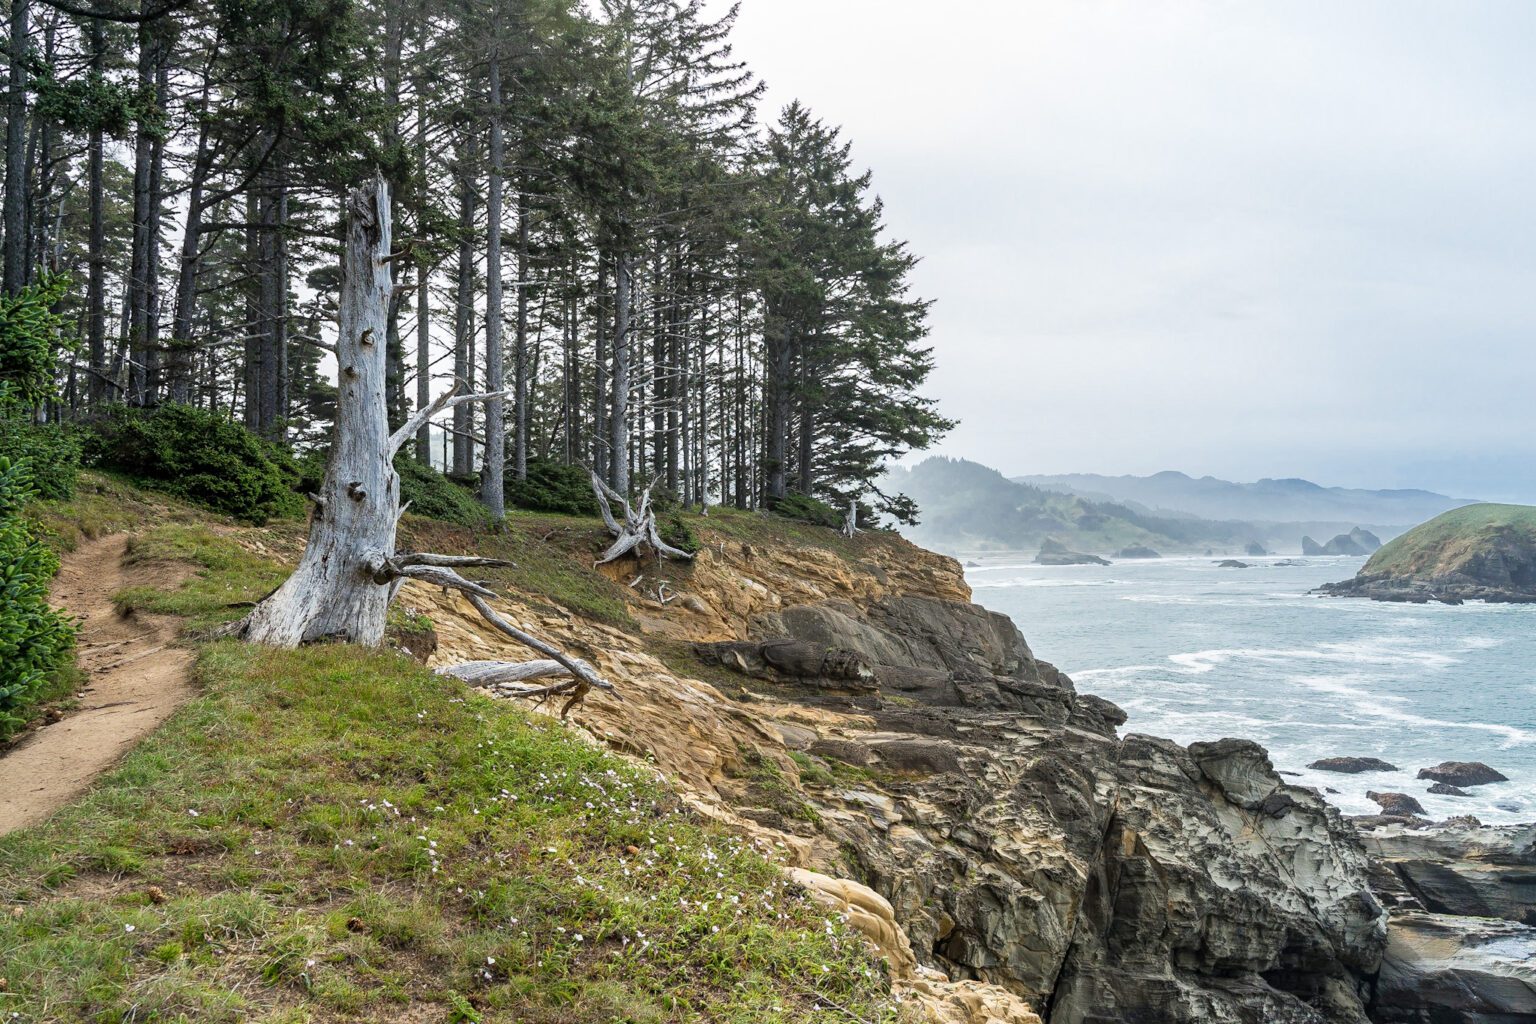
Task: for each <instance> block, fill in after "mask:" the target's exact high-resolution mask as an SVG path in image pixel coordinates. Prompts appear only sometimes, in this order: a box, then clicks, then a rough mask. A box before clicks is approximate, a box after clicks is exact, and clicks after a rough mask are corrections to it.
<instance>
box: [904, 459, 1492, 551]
mask: <svg viewBox="0 0 1536 1024" xmlns="http://www.w3.org/2000/svg"><path fill="white" fill-rule="evenodd" d="M881 487H882V489H886V490H888V491H900V492H902V493H905V494H907V495H908V496H910V497H911V498H912V499H913V500H915V501H916V502H917V503H918V506H919V507H920V508H921V510H922V512H921V516H920V519H921V521H920V523H919V524H918V525H917V526H916V527H913V528H910V529H908V530H906V531H904V532H906V533H908V534H909V535H910V536H911V537H912V538H913V539H914V540H916V541H918V542H919V543H922V544H926V545H928V546H930V547H936V548H939V549H941V550H945V551H949V552H954V553H958V552H973V551H987V550H993V551H1033V550H1036V549H1038V548H1039V546H1040V545H1041V544H1042V543H1043V542H1044V541H1046V540H1047V539H1051V540H1056V541H1060V542H1062V543H1064V544H1066V545H1067V546H1068V547H1070V548H1071V549H1073V550H1075V551H1082V552H1089V553H1095V554H1100V555H1104V556H1108V557H1114V556H1116V555H1117V553H1118V552H1119V551H1121V550H1123V549H1125V548H1130V547H1147V548H1151V549H1154V550H1156V551H1157V552H1159V553H1161V554H1181V553H1183V554H1187V553H1202V552H1205V551H1211V552H1213V553H1216V554H1222V555H1228V554H1244V553H1246V552H1247V551H1248V548H1249V545H1250V544H1257V545H1260V546H1262V547H1263V548H1265V549H1266V550H1269V551H1272V552H1275V553H1279V554H1295V553H1298V552H1299V551H1300V550H1301V547H1302V545H1301V538H1302V537H1303V536H1305V535H1310V536H1311V537H1313V538H1314V539H1316V540H1317V541H1318V542H1319V543H1322V542H1325V541H1327V540H1328V539H1329V538H1330V537H1333V536H1335V535H1337V534H1342V533H1348V532H1349V531H1350V530H1351V529H1353V528H1355V527H1363V528H1365V529H1368V530H1371V531H1372V532H1374V533H1376V534H1377V535H1378V536H1380V537H1382V538H1390V537H1394V536H1396V535H1398V534H1400V533H1402V532H1404V531H1405V530H1407V529H1408V528H1410V527H1412V526H1413V525H1415V524H1417V523H1420V522H1423V521H1424V520H1426V519H1431V518H1433V517H1434V516H1436V515H1438V514H1440V513H1441V512H1444V511H1446V510H1447V509H1451V508H1456V507H1459V506H1461V505H1466V504H1469V502H1468V501H1466V500H1464V499H1457V498H1450V497H1447V496H1445V495H1442V494H1434V493H1432V492H1429V491H1422V490H1383V491H1372V490H1361V489H1350V488H1342V487H1320V486H1318V485H1317V484H1314V483H1311V482H1309V481H1306V480H1260V481H1257V482H1255V483H1248V484H1242V483H1232V482H1230V481H1226V480H1217V479H1215V478H1214V477H1204V478H1202V479H1198V480H1197V479H1194V478H1192V477H1189V476H1187V475H1185V474H1183V473H1174V472H1168V473H1159V474H1156V475H1155V476H1150V477H1130V476H1127V477H1106V476H1097V475H1092V474H1073V475H1064V476H1033V477H1021V478H1014V479H1009V478H1007V477H1005V476H1003V475H1002V474H1001V473H999V472H998V471H997V470H995V469H992V468H991V467H988V466H983V465H981V464H980V463H977V462H971V461H968V460H965V459H951V458H947V457H942V456H935V457H932V458H929V459H925V460H923V461H922V462H920V463H918V464H917V465H915V466H912V467H911V468H910V469H907V468H901V467H897V468H895V469H893V470H892V471H891V472H890V473H889V474H888V475H887V476H886V477H885V478H884V479H883V480H882V481H881Z"/></svg>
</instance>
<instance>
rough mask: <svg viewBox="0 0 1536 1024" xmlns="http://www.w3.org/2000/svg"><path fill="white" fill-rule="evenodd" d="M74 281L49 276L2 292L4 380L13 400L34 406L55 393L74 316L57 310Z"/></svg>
mask: <svg viewBox="0 0 1536 1024" xmlns="http://www.w3.org/2000/svg"><path fill="white" fill-rule="evenodd" d="M68 287H69V279H68V278H66V277H63V276H61V275H57V274H54V275H45V276H44V277H43V279H42V280H40V281H37V282H36V283H34V284H29V285H27V286H26V287H25V288H23V289H21V291H19V292H17V293H16V294H15V295H0V381H3V382H5V388H6V396H5V397H7V398H9V399H10V400H11V401H15V402H20V403H22V404H26V405H31V404H33V403H36V402H41V401H42V400H43V399H45V398H50V397H52V396H53V393H54V374H55V372H56V371H57V368H58V358H59V352H60V351H61V350H63V349H65V348H68V347H69V342H68V341H67V340H66V338H65V328H66V325H67V323H68V320H67V318H66V317H65V316H63V315H62V314H60V313H58V312H56V311H55V310H56V307H57V306H58V304H59V301H60V300H61V299H63V298H64V295H65V293H66V292H67V290H68Z"/></svg>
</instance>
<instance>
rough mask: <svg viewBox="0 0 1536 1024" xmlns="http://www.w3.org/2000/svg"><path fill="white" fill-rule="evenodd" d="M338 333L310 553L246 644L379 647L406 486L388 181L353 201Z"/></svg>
mask: <svg viewBox="0 0 1536 1024" xmlns="http://www.w3.org/2000/svg"><path fill="white" fill-rule="evenodd" d="M346 213H347V232H346V235H347V237H346V251H345V254H344V255H343V257H342V268H341V304H340V309H339V326H338V333H337V337H336V363H337V367H338V368H339V374H338V388H337V395H336V430H335V438H334V440H333V443H332V445H331V453H330V458H329V460H328V462H327V463H326V472H325V482H324V484H322V485H321V490H320V494H319V496H318V497H319V501H318V502H317V503H316V508H315V510H314V514H313V516H312V517H311V520H310V529H309V543H308V544H307V545H306V546H305V548H304V557H303V559H302V560H301V561H300V562H299V567H298V568H297V569H296V570H294V573H293V575H292V576H290V577H289V578H288V581H287V582H286V583H284V584H283V585H282V586H281V587H279V588H278V589H277V591H276V592H275V593H273V594H272V596H270V597H268V598H267V599H266V600H265V601H263V602H262V603H261V604H259V605H257V606H256V608H255V610H254V611H252V612H251V615H250V617H249V619H248V620H247V621H246V624H245V630H244V632H245V636H246V638H247V639H249V640H251V641H254V642H257V643H266V644H272V645H274V646H279V647H295V646H297V645H299V644H301V643H307V642H310V641H315V640H320V639H328V638H337V639H343V640H348V641H351V642H354V643H360V644H366V645H377V644H378V643H379V642H381V641H382V640H383V638H384V617H385V612H386V610H387V608H388V605H389V598H390V588H389V587H388V586H381V585H380V584H378V583H376V582H374V579H373V567H374V566H375V564H376V563H378V562H380V561H381V560H383V559H387V558H389V557H391V556H393V555H394V553H395V526H396V522H397V520H398V519H399V515H400V485H399V481H398V479H397V478H396V477H395V473H394V469H393V468H392V466H391V459H392V456H393V454H394V453H393V452H392V451H390V450H389V445H390V440H391V439H390V434H389V424H388V419H387V415H388V414H387V412H386V409H385V395H384V335H385V331H386V328H387V324H386V322H385V321H386V318H387V317H388V314H389V296H390V292H391V290H392V284H391V281H390V272H389V262H388V260H387V257H388V255H389V252H390V224H389V186H387V185H386V184H385V183H384V179H383V178H382V177H378V176H375V178H374V180H373V182H372V183H371V184H369V185H366V186H364V187H362V188H359V189H356V190H354V191H353V192H352V194H351V195H350V196H349V197H348V200H347V210H346Z"/></svg>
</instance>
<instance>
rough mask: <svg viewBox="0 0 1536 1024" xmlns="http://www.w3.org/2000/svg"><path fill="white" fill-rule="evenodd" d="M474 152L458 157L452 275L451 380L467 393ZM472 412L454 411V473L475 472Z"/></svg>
mask: <svg viewBox="0 0 1536 1024" xmlns="http://www.w3.org/2000/svg"><path fill="white" fill-rule="evenodd" d="M473 163H474V154H473V150H472V149H470V148H469V147H467V146H466V147H465V150H464V152H462V153H460V154H459V167H458V177H459V262H458V266H457V269H456V272H455V284H456V285H457V291H456V293H455V296H454V310H453V379H454V381H455V382H459V383H461V386H462V387H463V388H464V389H465V390H466V391H473V390H474V389H475V357H474V348H475V343H474V335H475V238H474V231H475V190H474V179H473V176H472V173H471V167H472V165H473ZM474 425H475V421H474V410H473V409H472V408H471V407H470V406H468V405H459V406H455V407H454V410H453V472H454V473H455V474H456V475H458V476H468V475H469V474H470V473H472V472H474V468H475V449H474V441H473V439H472V438H471V437H470V433H471V431H472V430H473V429H474Z"/></svg>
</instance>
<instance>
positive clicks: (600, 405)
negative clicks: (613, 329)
mask: <svg viewBox="0 0 1536 1024" xmlns="http://www.w3.org/2000/svg"><path fill="white" fill-rule="evenodd" d="M593 303H594V305H595V306H596V316H594V317H593V332H592V334H593V348H594V349H595V352H594V353H593V358H592V468H593V469H595V470H597V475H598V476H600V477H602V478H603V479H604V480H611V479H612V478H611V477H610V476H609V475H608V460H609V455H610V452H609V450H608V449H607V448H605V447H604V446H605V445H606V444H607V443H608V429H607V427H608V422H607V419H606V413H607V410H608V261H607V260H606V259H604V258H603V254H602V251H601V250H599V251H598V254H597V294H596V295H595V296H593Z"/></svg>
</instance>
